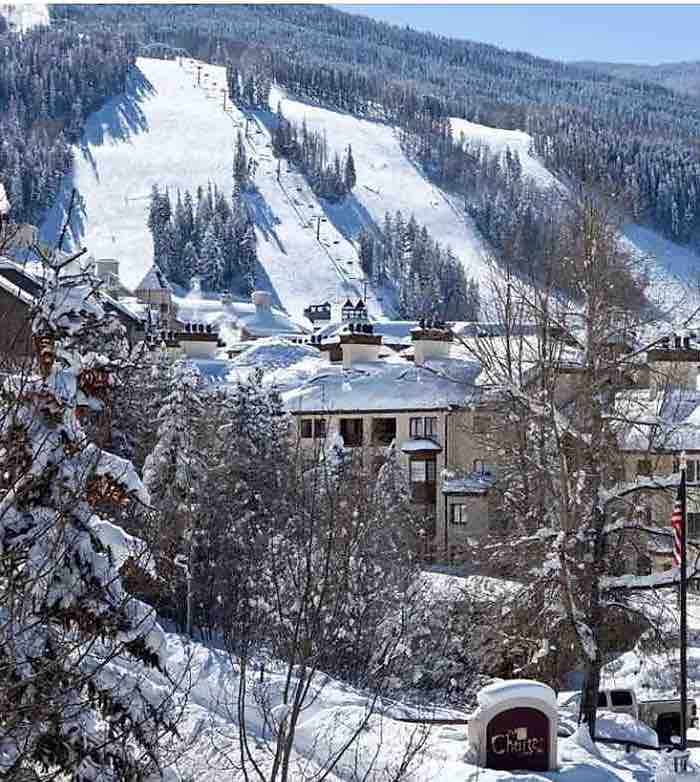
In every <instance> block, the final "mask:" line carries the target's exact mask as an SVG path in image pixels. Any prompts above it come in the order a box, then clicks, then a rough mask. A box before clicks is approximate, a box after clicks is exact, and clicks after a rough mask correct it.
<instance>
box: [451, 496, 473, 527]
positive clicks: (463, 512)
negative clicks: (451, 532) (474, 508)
mask: <svg viewBox="0 0 700 782" xmlns="http://www.w3.org/2000/svg"><path fill="white" fill-rule="evenodd" d="M456 511H459V512H458V513H457V512H456ZM457 517H458V518H457ZM468 523H469V511H468V507H467V504H466V503H465V502H455V503H452V504H451V505H450V524H453V525H454V526H455V527H465V526H466V525H467V524H468Z"/></svg>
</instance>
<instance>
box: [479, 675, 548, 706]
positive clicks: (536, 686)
mask: <svg viewBox="0 0 700 782" xmlns="http://www.w3.org/2000/svg"><path fill="white" fill-rule="evenodd" d="M517 698H530V699H533V700H538V701H542V703H544V704H545V705H547V706H551V707H552V708H556V706H557V696H556V693H555V692H554V690H553V689H552V688H551V687H549V686H548V685H546V684H542V682H536V681H534V680H532V679H509V680H506V681H498V682H494V683H493V684H489V685H488V686H486V687H484V688H483V689H482V690H479V692H478V694H477V696H476V700H477V703H478V704H479V706H481V707H482V708H484V709H486V708H489V707H491V706H496V705H497V704H499V703H505V702H508V701H512V700H515V699H517Z"/></svg>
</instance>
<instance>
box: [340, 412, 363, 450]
mask: <svg viewBox="0 0 700 782" xmlns="http://www.w3.org/2000/svg"><path fill="white" fill-rule="evenodd" d="M340 435H341V437H342V438H343V442H344V443H345V447H346V448H359V447H360V446H361V445H362V419H361V418H341V419H340Z"/></svg>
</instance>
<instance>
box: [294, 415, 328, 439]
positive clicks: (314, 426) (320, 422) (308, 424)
mask: <svg viewBox="0 0 700 782" xmlns="http://www.w3.org/2000/svg"><path fill="white" fill-rule="evenodd" d="M299 430H300V432H301V436H302V438H303V439H304V440H310V439H311V438H312V437H315V438H316V439H317V440H323V439H324V438H325V436H326V421H325V419H324V418H316V419H313V418H302V419H301V422H300V424H299Z"/></svg>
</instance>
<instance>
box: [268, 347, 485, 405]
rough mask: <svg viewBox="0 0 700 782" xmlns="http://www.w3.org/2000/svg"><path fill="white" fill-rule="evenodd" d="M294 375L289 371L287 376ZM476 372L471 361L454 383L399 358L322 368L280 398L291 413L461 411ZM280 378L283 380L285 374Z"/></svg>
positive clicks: (469, 396)
mask: <svg viewBox="0 0 700 782" xmlns="http://www.w3.org/2000/svg"><path fill="white" fill-rule="evenodd" d="M294 370H295V367H294V366H292V367H290V370H289V371H294ZM479 372H480V367H479V365H478V364H476V363H475V362H469V363H468V365H467V366H465V367H464V372H463V374H462V378H461V379H460V380H456V379H453V378H452V377H450V376H448V375H447V374H445V373H444V372H443V371H441V370H440V369H439V368H437V369H433V368H432V367H431V366H430V364H427V365H426V366H422V367H416V366H412V365H411V364H409V363H408V362H406V361H405V360H403V359H402V358H400V357H398V356H394V357H389V358H387V359H383V360H379V361H372V362H367V363H361V362H358V363H357V364H355V365H353V366H352V367H351V368H350V369H343V367H342V366H340V365H334V364H328V363H325V365H324V366H322V367H320V371H319V372H318V373H317V374H315V375H314V376H313V377H309V378H308V379H305V380H304V381H303V382H302V383H301V385H300V386H299V387H298V388H295V389H293V390H291V391H288V392H287V393H285V394H284V395H283V399H284V402H285V404H286V406H287V408H288V409H289V410H290V411H291V412H292V413H295V412H307V413H309V412H340V411H373V410H439V409H445V408H448V407H453V406H457V407H461V406H464V405H466V404H469V403H471V402H472V401H473V400H474V399H475V398H476V396H477V395H478V389H477V388H476V386H475V385H474V382H475V380H476V379H477V377H478V375H479ZM280 374H281V375H282V379H284V373H280ZM469 381H471V382H469ZM287 387H288V386H287Z"/></svg>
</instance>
